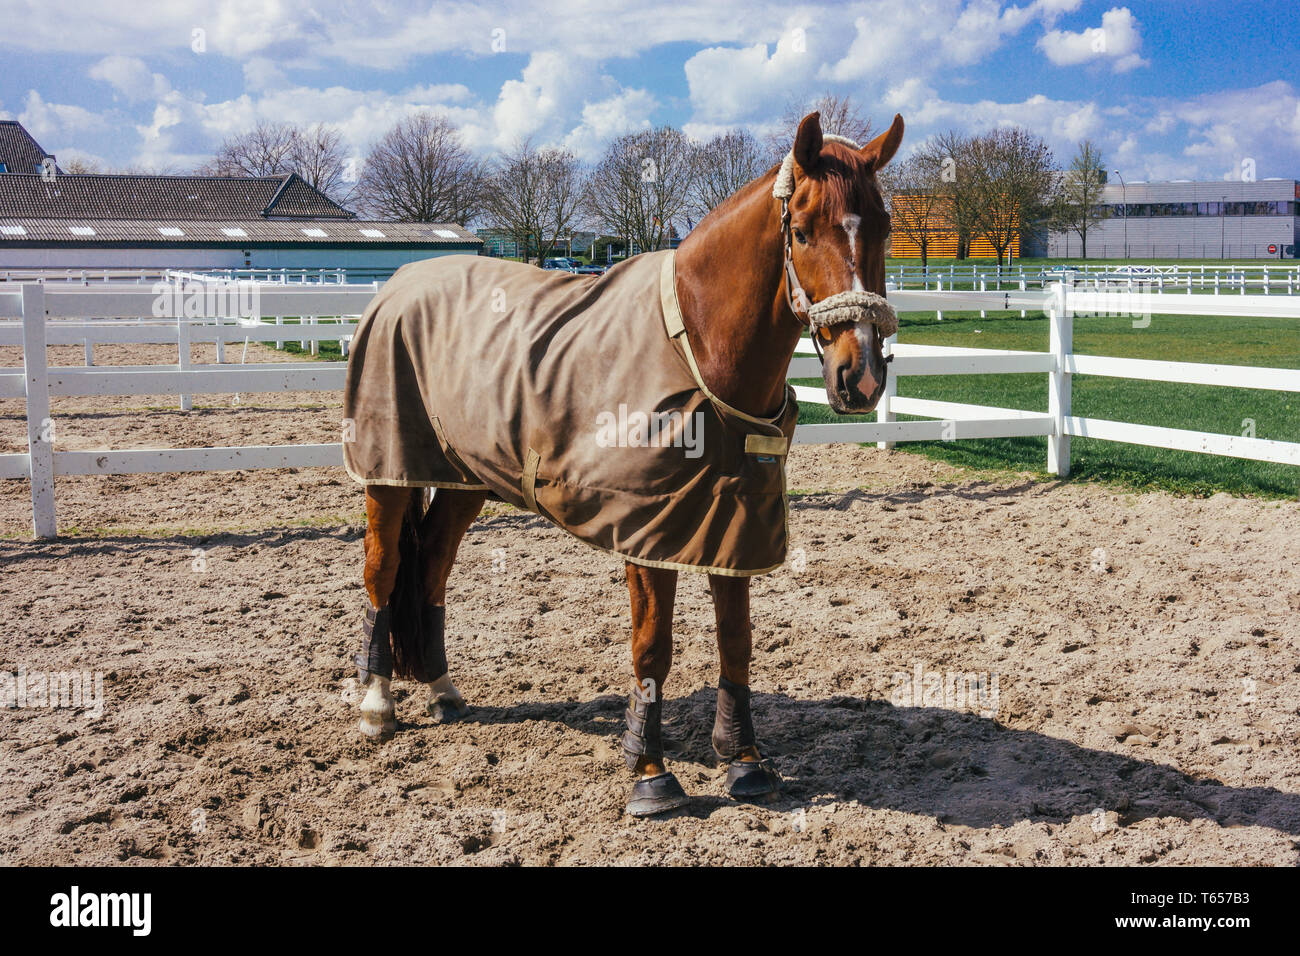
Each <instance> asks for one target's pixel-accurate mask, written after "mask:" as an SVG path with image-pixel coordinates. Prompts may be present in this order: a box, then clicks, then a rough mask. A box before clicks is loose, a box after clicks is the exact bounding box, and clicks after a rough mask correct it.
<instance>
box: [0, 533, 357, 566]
mask: <svg viewBox="0 0 1300 956" xmlns="http://www.w3.org/2000/svg"><path fill="white" fill-rule="evenodd" d="M364 536H365V528H364V527H363V526H359V525H348V524H338V525H328V526H322V527H315V526H305V527H285V528H271V529H267V530H260V531H194V532H193V533H187V534H165V535H148V534H123V535H96V536H94V537H85V538H83V537H77V536H75V535H74V536H68V535H63V536H60V537H57V538H52V539H48V540H32V539H30V538H21V539H19V538H12V539H0V565H6V566H11V567H17V566H18V565H20V564H22V563H24V562H28V561H50V560H54V559H57V558H60V557H63V556H65V555H69V554H75V555H76V556H77V557H78V558H85V557H95V556H99V555H111V556H113V557H120V558H125V559H130V558H135V557H140V556H148V557H153V558H157V557H159V556H160V555H172V556H175V557H177V558H178V559H180V558H184V559H185V560H189V556H190V553H191V552H192V551H193V550H194V549H195V548H204V549H212V548H246V547H250V546H257V547H259V548H266V549H276V548H285V547H290V546H294V545H302V544H310V543H313V542H316V541H326V540H328V541H334V542H339V543H352V542H357V541H360V540H361V539H362V538H363V537H364Z"/></svg>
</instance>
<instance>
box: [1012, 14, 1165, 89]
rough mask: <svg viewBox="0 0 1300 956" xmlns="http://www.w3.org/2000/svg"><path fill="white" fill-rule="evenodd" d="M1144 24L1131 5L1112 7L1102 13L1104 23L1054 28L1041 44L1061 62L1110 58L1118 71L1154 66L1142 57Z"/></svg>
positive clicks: (1072, 63)
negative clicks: (1078, 28) (1072, 29)
mask: <svg viewBox="0 0 1300 956" xmlns="http://www.w3.org/2000/svg"><path fill="white" fill-rule="evenodd" d="M1140 26H1141V24H1139V23H1138V20H1137V18H1136V17H1135V16H1133V14H1132V12H1130V10H1129V8H1128V7H1112V8H1111V9H1110V10H1107V11H1106V12H1105V13H1103V14H1102V16H1101V26H1099V27H1090V28H1089V29H1087V30H1084V31H1082V32H1080V33H1073V32H1070V31H1067V30H1051V31H1049V32H1047V33H1045V34H1043V36H1042V38H1041V39H1039V41H1038V48H1039V49H1040V50H1042V51H1043V54H1044V55H1045V56H1046V57H1047V58H1048V59H1049V60H1051V61H1052V62H1053V63H1055V64H1056V65H1057V66H1077V65H1079V64H1080V63H1090V62H1092V61H1094V60H1097V61H1104V60H1110V61H1111V64H1112V69H1113V70H1114V71H1115V72H1116V73H1125V72H1127V71H1128V70H1132V69H1135V68H1136V67H1139V66H1150V61H1149V60H1144V59H1142V55H1141V53H1140V52H1139V51H1140V50H1141V49H1142V33H1141V31H1140V29H1139V27H1140Z"/></svg>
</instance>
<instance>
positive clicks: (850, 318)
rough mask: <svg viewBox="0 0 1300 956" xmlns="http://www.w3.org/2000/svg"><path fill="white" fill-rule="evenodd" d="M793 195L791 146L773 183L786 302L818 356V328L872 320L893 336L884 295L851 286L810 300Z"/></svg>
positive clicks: (893, 319)
mask: <svg viewBox="0 0 1300 956" xmlns="http://www.w3.org/2000/svg"><path fill="white" fill-rule="evenodd" d="M822 140H823V141H825V142H831V143H840V144H842V145H844V146H848V147H849V148H850V149H853V150H855V151H857V150H860V149H861V148H862V147H861V146H859V145H858V144H857V143H855V142H853V140H851V139H848V138H847V137H844V136H836V135H835V134H833V133H823V134H822ZM793 195H794V150H793V149H791V150H790V152H788V153H787V154H786V157H785V160H784V161H783V162H782V163H781V169H780V171H779V172H778V173H777V174H776V182H775V183H774V184H773V186H772V198H774V199H778V200H780V202H781V245H782V248H783V250H784V253H785V301H786V302H787V303H788V304H789V306H790V311H791V312H793V313H794V317H795V319H796V320H797V321H798V322H799V324H800V325H806V326H807V327H808V333H809V337H810V338H811V339H812V341H813V348H814V349H816V350H817V358H818V359H819V360H821V361H822V362H823V364H824V363H825V356H824V355H823V353H822V345H821V338H820V336H819V335H818V334H817V333H818V330H819V329H823V328H827V327H829V326H832V325H839V324H840V323H842V322H853V323H860V322H870V323H871V324H872V325H874V326H875V327H876V328H877V330H878V331H879V332H880V335H881V337H882V338H889V336H891V335H893V334H894V333H895V332H897V331H898V314H897V313H896V312H895V311H894V307H893V306H891V305H890V304H889V303H888V302H887V301H885V297H884V296H883V295H877V294H876V293H874V292H867V291H865V290H862V289H849V290H847V291H844V292H837V293H835V294H834V295H832V296H828V297H827V298H825V299H822V300H821V301H820V302H810V301H809V299H808V293H806V292H804V289H803V285H802V283H800V282H799V275H798V273H797V272H795V268H794V241H793V235H792V233H793V230H792V229H791V228H790V197H791V196H793ZM892 358H893V355H890V356H888V357H887V358H886V360H885V361H889V360H890V359H892Z"/></svg>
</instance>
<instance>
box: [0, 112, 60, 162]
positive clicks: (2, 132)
mask: <svg viewBox="0 0 1300 956" xmlns="http://www.w3.org/2000/svg"><path fill="white" fill-rule="evenodd" d="M49 155H50V154H49V153H47V152H45V150H43V149H41V144H40V143H38V142H36V140H34V139H32V134H31V133H29V132H27V130H26V129H24V128H23V124H22V123H20V122H18V121H17V120H0V165H3V167H4V168H3V169H0V172H3V173H31V174H35V173H38V172H40V169H41V163H42V162H43V161H44V159H45V157H46V156H49Z"/></svg>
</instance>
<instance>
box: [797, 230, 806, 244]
mask: <svg viewBox="0 0 1300 956" xmlns="http://www.w3.org/2000/svg"><path fill="white" fill-rule="evenodd" d="M794 237H795V239H796V240H797V241H798V242H799V244H800V245H801V246H803V245H807V244H808V238H807V237H806V236H805V235H804V234H803V233H802V232H800V231H799V230H798V229H796V230H795V231H794Z"/></svg>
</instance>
